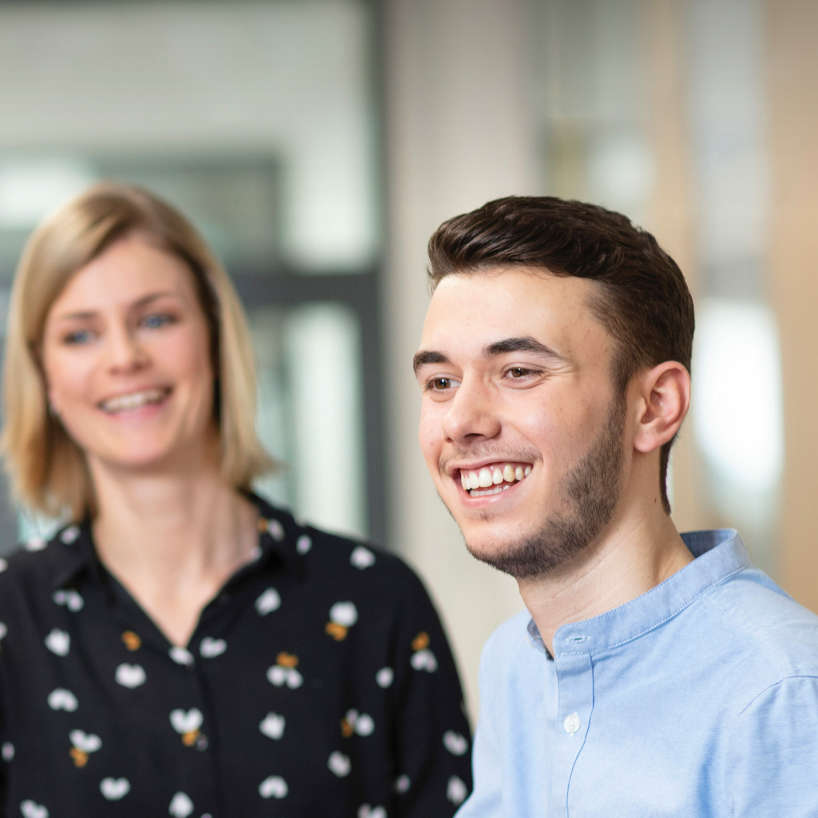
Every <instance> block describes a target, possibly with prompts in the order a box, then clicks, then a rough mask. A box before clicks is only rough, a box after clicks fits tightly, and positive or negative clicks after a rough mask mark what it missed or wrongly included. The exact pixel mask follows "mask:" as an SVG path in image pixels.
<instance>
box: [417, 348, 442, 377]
mask: <svg viewBox="0 0 818 818" xmlns="http://www.w3.org/2000/svg"><path fill="white" fill-rule="evenodd" d="M447 363H449V359H448V358H447V357H446V356H445V355H444V354H443V353H442V352H435V351H434V350H433V349H421V350H420V351H419V352H416V353H415V357H414V358H412V371H414V372H417V371H418V369H420V368H421V367H422V366H425V365H426V364H447Z"/></svg>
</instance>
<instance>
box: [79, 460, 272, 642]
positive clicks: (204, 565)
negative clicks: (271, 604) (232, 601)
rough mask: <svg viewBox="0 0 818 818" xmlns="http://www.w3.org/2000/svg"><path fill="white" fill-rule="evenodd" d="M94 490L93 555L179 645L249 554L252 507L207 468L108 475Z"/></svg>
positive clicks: (253, 533)
mask: <svg viewBox="0 0 818 818" xmlns="http://www.w3.org/2000/svg"><path fill="white" fill-rule="evenodd" d="M96 489H97V503H98V513H97V515H96V517H95V519H94V521H93V533H94V541H95V544H96V547H97V551H98V553H99V556H100V559H101V560H102V562H103V564H104V565H105V566H106V568H107V569H108V570H109V571H110V572H111V573H112V574H113V575H114V576H115V577H116V578H117V579H118V580H119V581H120V582H121V584H122V585H124V586H125V587H126V588H127V589H128V591H129V592H130V593H131V594H132V596H133V597H134V598H135V599H136V600H137V601H138V602H139V603H140V605H142V607H143V608H144V609H145V610H146V611H147V612H148V614H149V615H150V616H151V617H152V618H153V619H154V621H155V622H156V624H157V625H158V626H159V627H160V629H162V630H163V631H164V632H165V633H166V635H167V636H168V638H169V640H170V641H172V642H174V643H175V644H185V643H186V642H187V641H188V639H189V637H190V635H191V634H192V632H193V629H194V628H195V624H196V622H197V621H198V616H199V613H200V612H201V608H202V607H203V606H204V605H205V604H206V603H207V602H208V601H209V600H210V599H211V598H212V596H213V595H214V594H215V593H216V592H217V591H218V590H219V588H220V587H221V586H222V585H223V584H224V582H225V581H226V580H227V579H228V578H229V577H230V575H231V574H232V573H233V572H235V570H236V569H237V568H238V567H239V566H241V565H242V564H244V563H246V562H247V561H248V560H249V559H250V558H251V556H252V553H253V551H254V549H255V547H256V544H257V539H258V537H257V526H256V518H257V512H256V509H255V507H254V506H253V505H252V503H251V502H249V501H248V500H247V499H246V498H244V497H243V496H242V495H241V494H240V493H239V492H238V491H236V490H235V489H234V488H232V487H231V486H229V485H227V484H226V483H225V481H224V480H223V478H222V477H221V475H220V474H219V473H218V472H217V471H214V470H210V471H207V472H205V473H203V474H200V475H198V476H196V477H190V476H188V477H186V478H185V479H180V478H179V477H178V476H174V475H165V476H157V475H156V474H151V475H146V476H144V477H140V476H134V475H130V476H128V477H127V478H124V477H123V478H121V479H114V478H112V477H110V476H109V477H108V479H105V480H103V481H102V482H101V485H98V486H97V487H96Z"/></svg>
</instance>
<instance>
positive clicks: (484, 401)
mask: <svg viewBox="0 0 818 818" xmlns="http://www.w3.org/2000/svg"><path fill="white" fill-rule="evenodd" d="M443 430H444V432H445V434H446V437H448V438H449V439H450V440H457V441H467V440H469V439H473V438H477V437H482V438H491V437H494V436H496V435H497V434H498V433H499V431H500V420H499V416H498V414H497V411H496V406H495V401H494V398H493V395H492V390H491V387H490V386H489V385H488V384H485V383H483V382H481V381H480V380H479V379H465V378H464V379H463V381H462V382H461V383H460V386H458V388H457V390H456V391H455V394H454V396H453V397H452V399H451V402H450V403H449V407H448V411H447V412H446V415H445V416H444V419H443Z"/></svg>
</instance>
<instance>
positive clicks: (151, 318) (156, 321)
mask: <svg viewBox="0 0 818 818" xmlns="http://www.w3.org/2000/svg"><path fill="white" fill-rule="evenodd" d="M175 321H176V318H175V317H174V316H172V315H168V314H167V313H163V312H162V313H159V312H157V313H151V314H150V315H146V316H145V317H144V318H143V319H142V326H143V327H147V328H148V329H159V328H160V327H164V326H167V325H168V324H173V323H175Z"/></svg>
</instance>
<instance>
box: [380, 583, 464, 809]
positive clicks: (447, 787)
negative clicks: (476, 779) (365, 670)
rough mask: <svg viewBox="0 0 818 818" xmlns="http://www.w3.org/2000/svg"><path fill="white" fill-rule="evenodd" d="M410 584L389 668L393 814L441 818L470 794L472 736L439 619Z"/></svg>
mask: <svg viewBox="0 0 818 818" xmlns="http://www.w3.org/2000/svg"><path fill="white" fill-rule="evenodd" d="M412 580H413V582H412V587H411V593H410V595H409V600H408V604H407V605H406V607H405V610H404V617H403V618H402V627H401V633H400V635H399V639H398V646H397V651H398V656H397V657H396V662H395V665H396V678H395V690H396V694H397V706H396V714H395V718H396V731H395V734H396V736H397V747H396V753H395V754H396V760H397V770H396V772H397V776H396V780H395V789H396V792H397V796H396V797H397V806H398V809H397V811H396V813H395V814H396V815H397V816H400V818H428V816H432V815H433V816H435V818H437V816H441V818H445V816H452V815H454V813H455V812H456V811H457V809H458V807H459V806H460V804H461V803H462V802H463V801H464V800H465V799H466V796H467V795H468V794H469V792H470V791H471V766H470V765H471V731H470V728H469V723H468V719H467V718H466V715H465V712H464V705H463V693H462V690H461V687H460V680H459V678H458V675H457V669H456V667H455V663H454V659H453V657H452V652H451V650H450V648H449V643H448V641H447V639H446V635H445V633H444V631H443V627H442V625H441V622H440V619H439V617H438V615H437V613H436V611H435V609H434V606H433V604H432V602H431V600H430V599H429V596H428V594H427V593H426V591H425V589H424V588H423V586H422V584H421V583H420V580H418V579H417V578H416V577H414V575H413V577H412Z"/></svg>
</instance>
